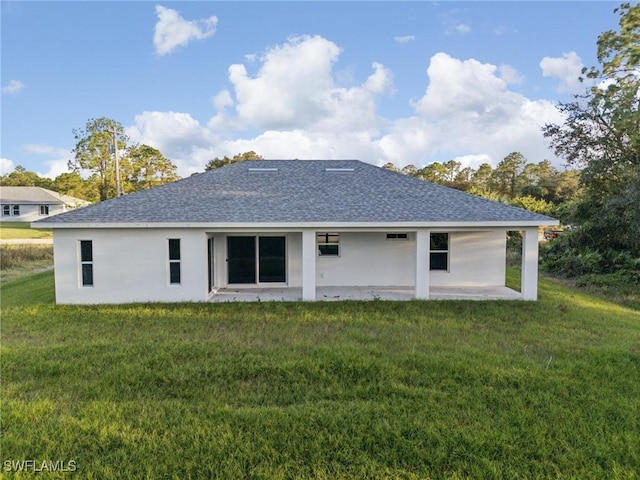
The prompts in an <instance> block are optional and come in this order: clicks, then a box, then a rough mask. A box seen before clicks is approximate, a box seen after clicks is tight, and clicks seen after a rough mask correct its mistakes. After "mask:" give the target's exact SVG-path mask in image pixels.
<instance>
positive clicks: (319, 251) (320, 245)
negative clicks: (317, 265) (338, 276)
mask: <svg viewBox="0 0 640 480" xmlns="http://www.w3.org/2000/svg"><path fill="white" fill-rule="evenodd" d="M323 237H324V238H323ZM330 237H332V238H334V239H335V241H332V242H330V241H329V239H330ZM321 240H324V241H323V242H322V241H321ZM323 247H335V249H336V250H335V253H330V252H327V251H326V250H328V249H326V248H325V249H323ZM323 250H325V251H323ZM316 251H317V256H318V257H340V233H338V232H316Z"/></svg>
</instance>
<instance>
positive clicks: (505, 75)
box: [498, 64, 524, 85]
mask: <svg viewBox="0 0 640 480" xmlns="http://www.w3.org/2000/svg"><path fill="white" fill-rule="evenodd" d="M498 72H499V73H500V78H501V79H503V80H504V81H505V82H507V83H508V84H510V85H520V84H522V83H524V76H523V75H522V74H521V73H520V72H519V71H518V70H516V69H515V68H513V67H512V66H511V65H506V64H504V65H500V66H499V67H498Z"/></svg>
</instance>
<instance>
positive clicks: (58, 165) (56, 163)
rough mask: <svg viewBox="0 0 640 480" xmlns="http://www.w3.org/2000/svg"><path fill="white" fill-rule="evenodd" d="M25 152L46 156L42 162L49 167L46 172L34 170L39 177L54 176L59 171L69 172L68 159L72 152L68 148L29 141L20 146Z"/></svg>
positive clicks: (59, 172)
mask: <svg viewBox="0 0 640 480" xmlns="http://www.w3.org/2000/svg"><path fill="white" fill-rule="evenodd" d="M22 148H23V149H24V150H25V151H26V152H28V153H33V154H36V155H42V156H45V157H47V159H46V160H44V161H43V162H42V163H43V164H44V165H47V166H48V167H49V169H48V170H47V171H46V172H44V173H43V172H36V173H38V175H40V176H41V177H47V178H51V179H53V178H56V177H57V176H58V175H60V174H61V173H68V172H69V160H70V159H71V158H72V156H73V153H72V152H71V149H69V148H60V147H54V146H52V145H46V144H44V143H30V144H27V145H24V146H23V147H22Z"/></svg>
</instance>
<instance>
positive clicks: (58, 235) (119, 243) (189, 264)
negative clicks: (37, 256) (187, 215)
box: [53, 229, 207, 304]
mask: <svg viewBox="0 0 640 480" xmlns="http://www.w3.org/2000/svg"><path fill="white" fill-rule="evenodd" d="M169 238H179V239H180V240H181V241H180V250H181V252H180V253H181V283H180V285H170V284H169V253H168V241H167V239H169ZM80 240H92V242H93V279H94V285H93V286H90V287H83V286H82V285H81V277H80V252H79V241H80ZM206 242H207V236H206V234H205V233H204V232H203V231H199V230H187V229H86V230H84V229H83V230H75V229H73V230H66V229H55V230H54V234H53V247H54V266H55V278H56V301H57V303H62V304H65V303H72V304H73V303H78V304H92V303H128V302H176V301H204V300H205V299H206V296H207V291H206V290H207V243H206Z"/></svg>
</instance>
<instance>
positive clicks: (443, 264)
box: [429, 233, 449, 270]
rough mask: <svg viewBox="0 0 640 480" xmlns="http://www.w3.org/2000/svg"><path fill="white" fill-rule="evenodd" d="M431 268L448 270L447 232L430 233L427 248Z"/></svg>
mask: <svg viewBox="0 0 640 480" xmlns="http://www.w3.org/2000/svg"><path fill="white" fill-rule="evenodd" d="M429 255H430V259H429V261H430V265H431V268H430V269H431V270H449V234H448V233H432V234H431V242H430V248H429Z"/></svg>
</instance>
